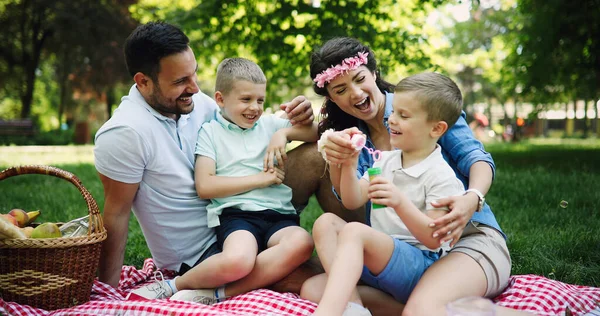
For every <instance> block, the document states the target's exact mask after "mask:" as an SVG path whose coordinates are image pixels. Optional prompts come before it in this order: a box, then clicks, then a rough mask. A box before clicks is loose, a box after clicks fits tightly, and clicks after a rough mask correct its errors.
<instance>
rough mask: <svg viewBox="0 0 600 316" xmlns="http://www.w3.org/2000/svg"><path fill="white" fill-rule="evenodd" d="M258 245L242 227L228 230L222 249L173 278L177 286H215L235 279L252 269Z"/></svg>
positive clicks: (193, 288) (198, 287)
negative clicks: (232, 230)
mask: <svg viewBox="0 0 600 316" xmlns="http://www.w3.org/2000/svg"><path fill="white" fill-rule="evenodd" d="M257 253H258V246H257V244H256V239H255V238H254V235H252V234H251V233H250V232H248V231H245V230H238V231H235V232H233V233H231V234H230V235H229V236H227V238H226V239H225V242H224V243H223V252H221V253H218V254H216V255H214V256H211V257H209V258H208V259H206V260H204V261H203V262H202V263H200V264H199V265H197V266H195V267H193V268H192V269H190V270H189V271H188V272H186V273H185V274H184V275H182V276H181V277H179V278H177V279H176V280H175V286H177V289H178V290H195V289H200V288H215V287H219V286H222V285H223V284H226V283H229V282H232V281H235V280H238V279H239V278H242V277H244V276H246V275H248V273H250V271H252V269H253V267H254V265H255V261H256V258H257V257H256V254H257Z"/></svg>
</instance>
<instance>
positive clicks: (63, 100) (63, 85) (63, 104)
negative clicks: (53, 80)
mask: <svg viewBox="0 0 600 316" xmlns="http://www.w3.org/2000/svg"><path fill="white" fill-rule="evenodd" d="M68 58H69V53H68V49H65V50H64V51H63V56H62V59H63V61H62V64H63V67H61V71H60V73H59V75H58V84H59V86H60V100H59V104H58V125H59V126H62V123H63V114H64V112H65V109H66V108H67V92H68V91H69V87H68V86H67V85H68V82H69V80H68V78H69V71H68V70H67V63H68Z"/></svg>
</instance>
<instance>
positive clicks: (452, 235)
mask: <svg viewBox="0 0 600 316" xmlns="http://www.w3.org/2000/svg"><path fill="white" fill-rule="evenodd" d="M431 205H433V206H434V207H440V208H441V207H448V209H449V210H450V212H449V213H448V214H446V215H444V216H442V217H440V218H438V219H436V220H434V221H433V223H432V224H431V225H430V226H431V227H436V228H439V229H436V230H435V231H434V232H433V238H440V245H441V244H443V243H445V242H447V241H449V240H452V241H451V243H450V246H451V247H454V245H456V243H457V242H458V240H459V239H460V236H461V235H462V233H463V230H464V229H465V226H466V225H467V223H468V222H469V220H470V219H471V217H472V216H473V214H474V213H475V211H476V210H477V207H478V206H479V197H477V195H475V194H473V193H471V194H466V195H457V196H449V197H445V198H443V199H439V200H437V201H436V202H431Z"/></svg>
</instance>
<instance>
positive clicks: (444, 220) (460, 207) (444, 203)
mask: <svg viewBox="0 0 600 316" xmlns="http://www.w3.org/2000/svg"><path fill="white" fill-rule="evenodd" d="M469 173H470V175H471V176H470V177H469V189H477V190H479V191H480V192H481V193H483V194H484V195H485V194H487V192H488V190H489V189H490V186H491V185H492V169H491V167H490V165H489V164H488V163H487V162H485V161H478V162H476V163H474V164H473V165H472V166H471V170H470V172H469ZM431 204H432V205H433V206H434V207H448V208H449V209H450V210H452V211H451V212H450V213H448V214H447V215H445V216H442V217H440V218H438V219H436V220H435V221H433V223H432V224H433V226H432V227H433V228H437V229H436V230H435V231H434V232H433V237H434V238H438V237H440V236H441V237H443V238H440V244H443V243H445V242H446V241H449V240H452V242H451V244H450V246H454V245H455V244H456V242H458V240H459V239H460V236H461V235H462V232H463V230H464V227H465V226H466V225H467V222H468V221H469V220H470V219H471V217H472V216H473V214H474V213H475V211H476V210H477V208H478V206H479V197H478V196H477V195H476V194H475V193H472V192H470V193H467V194H465V195H458V196H449V197H446V198H442V199H439V200H437V202H435V203H431ZM448 232H450V234H448Z"/></svg>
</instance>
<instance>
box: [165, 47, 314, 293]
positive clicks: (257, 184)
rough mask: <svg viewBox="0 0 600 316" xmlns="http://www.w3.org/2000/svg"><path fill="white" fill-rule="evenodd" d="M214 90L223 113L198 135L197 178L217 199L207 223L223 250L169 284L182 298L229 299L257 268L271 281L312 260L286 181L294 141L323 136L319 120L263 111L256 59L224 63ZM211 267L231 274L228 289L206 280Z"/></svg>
mask: <svg viewBox="0 0 600 316" xmlns="http://www.w3.org/2000/svg"><path fill="white" fill-rule="evenodd" d="M215 90H216V92H215V101H216V102H217V104H218V106H219V107H220V110H221V111H220V112H217V113H215V117H214V119H213V120H211V121H210V122H207V123H204V124H203V125H202V128H201V129H200V131H199V133H198V140H197V142H196V150H195V154H196V163H195V179H196V190H197V192H198V196H199V197H200V198H202V199H210V204H209V205H208V206H207V212H208V226H209V227H215V229H216V233H217V244H218V246H219V248H221V249H222V252H221V253H219V254H216V255H213V256H211V257H209V258H207V259H206V260H205V261H204V262H203V263H202V264H201V265H199V266H197V267H195V268H194V269H192V270H190V271H188V272H187V273H186V274H184V275H183V276H181V277H178V278H176V279H175V280H174V281H173V282H170V284H169V285H171V286H172V287H173V290H174V291H173V292H174V295H173V296H172V297H171V299H176V300H186V301H198V300H199V301H201V302H206V298H207V297H209V298H210V297H214V298H215V299H216V300H217V301H218V300H221V299H224V298H226V297H228V296H229V295H228V290H229V289H230V288H231V287H232V286H235V281H238V280H240V279H242V278H244V277H246V276H247V275H249V274H250V272H254V274H253V275H254V276H256V280H254V281H255V282H254V283H253V284H256V286H257V287H260V286H261V284H262V286H266V285H269V284H272V283H274V282H276V281H278V280H280V279H282V278H284V277H285V276H286V275H288V274H289V273H291V272H292V271H293V270H294V269H296V268H297V267H298V266H300V265H301V264H302V263H303V262H305V261H306V260H308V259H309V258H310V256H311V254H312V251H313V247H314V245H313V241H312V237H311V236H310V234H309V233H308V232H307V231H306V230H304V229H303V228H302V227H300V225H299V224H300V223H299V216H298V215H297V214H296V211H295V209H294V207H293V205H292V203H291V198H292V191H291V189H290V188H289V187H288V186H286V185H284V184H282V182H283V179H284V176H285V173H284V162H285V160H286V159H287V157H286V153H285V146H286V144H287V142H288V141H290V140H299V141H305V142H314V141H316V140H317V126H316V124H313V125H312V126H310V125H309V126H292V125H291V124H290V122H289V120H287V119H282V118H278V117H276V116H274V115H265V116H261V115H262V113H263V105H264V101H265V94H266V77H265V75H264V73H263V71H262V70H261V69H260V67H259V66H258V65H257V64H255V63H254V62H252V61H250V60H247V59H244V58H227V59H225V60H223V61H222V62H221V64H220V65H219V67H218V68H217V80H216V88H215ZM209 271H210V272H211V273H212V274H213V275H215V276H216V275H220V277H218V278H217V279H220V280H222V279H226V280H227V283H228V286H227V288H225V287H224V284H216V283H215V281H212V280H210V279H207V277H206V276H209V275H210V273H207V272H209ZM256 272H260V273H256ZM247 281H248V280H246V279H244V282H247ZM231 282H233V283H231ZM201 287H202V288H205V289H199V288H201ZM207 288H208V289H207ZM211 288H214V289H211ZM178 290H187V291H178ZM213 294H214V295H213Z"/></svg>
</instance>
